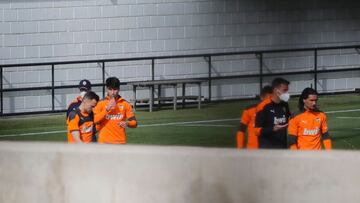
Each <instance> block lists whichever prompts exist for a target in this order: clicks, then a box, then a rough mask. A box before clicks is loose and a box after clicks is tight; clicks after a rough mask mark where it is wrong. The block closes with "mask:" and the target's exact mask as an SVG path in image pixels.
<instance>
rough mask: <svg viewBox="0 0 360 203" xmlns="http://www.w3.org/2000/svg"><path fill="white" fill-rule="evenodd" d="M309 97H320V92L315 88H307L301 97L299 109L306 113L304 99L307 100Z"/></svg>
mask: <svg viewBox="0 0 360 203" xmlns="http://www.w3.org/2000/svg"><path fill="white" fill-rule="evenodd" d="M309 95H318V92H317V91H316V90H314V89H313V88H310V87H307V88H305V89H304V90H303V91H302V92H301V95H300V97H299V103H298V108H299V110H300V111H304V101H303V100H304V99H307V98H308V97H309Z"/></svg>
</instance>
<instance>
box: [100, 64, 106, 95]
mask: <svg viewBox="0 0 360 203" xmlns="http://www.w3.org/2000/svg"><path fill="white" fill-rule="evenodd" d="M101 69H102V93H103V98H105V62H104V61H103V62H102V64H101Z"/></svg>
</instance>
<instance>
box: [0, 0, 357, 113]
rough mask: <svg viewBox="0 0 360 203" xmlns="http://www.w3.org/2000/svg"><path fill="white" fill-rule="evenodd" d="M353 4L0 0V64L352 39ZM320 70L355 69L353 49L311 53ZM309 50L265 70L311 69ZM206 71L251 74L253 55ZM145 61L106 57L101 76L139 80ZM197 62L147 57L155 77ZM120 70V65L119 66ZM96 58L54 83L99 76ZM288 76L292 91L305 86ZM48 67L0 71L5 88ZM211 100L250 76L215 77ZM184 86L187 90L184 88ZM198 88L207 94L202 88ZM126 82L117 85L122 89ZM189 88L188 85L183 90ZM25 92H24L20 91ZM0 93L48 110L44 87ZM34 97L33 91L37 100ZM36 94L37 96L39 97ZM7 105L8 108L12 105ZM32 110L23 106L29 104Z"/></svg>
mask: <svg viewBox="0 0 360 203" xmlns="http://www.w3.org/2000/svg"><path fill="white" fill-rule="evenodd" d="M359 11H360V3H359V2H358V1H355V0H353V1H350V0H349V1H326V0H315V1H311V0H307V1H295V2H294V1H291V2H290V1H280V0H270V1H265V0H255V1H254V0H227V1H223V0H164V1H160V0H146V1H145V0H137V1H134V0H87V1H73V0H63V1H50V0H42V1H35V0H34V1H25V0H7V1H1V2H0V30H1V31H2V32H1V34H0V61H1V63H3V64H8V63H24V62H26V63H27V62H44V61H63V60H79V59H84V60H85V59H101V58H118V57H135V56H156V55H172V54H192V53H213V52H228V51H243V50H256V49H278V48H296V47H317V46H331V45H350V44H358V43H359V41H360V20H359V18H360V12H359ZM320 55H321V56H320V57H319V61H318V64H319V67H320V68H331V67H338V66H341V67H349V66H358V65H359V54H358V53H357V52H356V51H355V50H345V51H344V50H343V51H332V52H324V53H320ZM312 57H313V55H312V53H293V54H288V55H282V54H280V55H279V54H269V55H267V56H264V64H265V66H266V67H267V68H268V69H267V71H269V72H276V71H284V70H290V69H291V70H300V69H309V68H312V66H313V64H312ZM213 62H214V63H213V74H214V75H231V74H240V73H250V72H256V71H258V60H257V59H256V57H255V56H245V57H244V56H242V57H232V58H231V57H230V59H229V58H227V57H218V59H213ZM149 64H150V63H149V62H148V61H141V62H137V63H134V62H131V63H121V64H119V63H113V64H109V65H107V67H106V75H107V76H117V77H119V78H120V79H121V80H123V81H130V80H142V79H148V78H149V73H150V65H149ZM206 66H207V64H206V61H205V60H204V59H203V58H199V59H183V60H169V61H157V62H156V70H155V72H156V78H184V77H193V76H195V77H197V76H198V77H201V76H204V75H206V71H205V68H204V67H206ZM125 70H126V71H125ZM99 71H101V66H99V64H86V65H81V66H80V65H68V66H57V67H56V76H55V80H56V84H77V83H78V81H79V80H81V79H83V78H88V79H90V80H91V81H92V82H93V83H97V82H101V74H99ZM359 77H360V74H359V73H358V72H355V73H352V74H344V75H343V74H340V75H339V74H332V75H331V74H328V75H326V74H324V75H323V76H322V77H320V78H323V79H322V80H321V81H320V83H319V89H320V90H322V91H332V90H345V89H350V88H354V87H358V86H360V82H359ZM291 79H292V80H294V82H293V85H292V87H291V91H292V92H299V91H301V89H302V88H303V87H305V86H308V85H310V84H311V82H312V79H311V78H309V77H305V76H304V77H302V78H300V79H299V78H291ZM49 82H50V67H40V68H39V67H18V68H6V69H4V75H3V83H4V88H8V87H30V86H41V85H44V86H45V85H48V84H49ZM213 85H214V87H213V93H212V96H213V97H214V99H223V98H238V97H244V96H251V95H254V94H257V93H258V92H257V91H258V88H257V86H258V83H257V81H256V80H254V81H252V80H230V81H216V82H214V84H213ZM189 88H190V90H189V91H192V90H191V87H189ZM203 88H204V91H203V93H204V94H205V96H207V87H206V86H204V87H203ZM127 89H128V88H126V87H124V94H127V95H129V93H127V92H126V91H127ZM192 89H193V88H192ZM27 94H30V95H29V96H24V95H27ZM27 94H25V93H23V92H22V93H21V92H19V93H6V94H5V100H4V108H5V110H6V111H7V112H15V111H26V110H29V108H30V107H29V106H27V103H34V105H31V107H32V108H33V109H34V108H37V109H39V110H46V109H48V108H49V104H51V101H49V102H44V100H45V101H46V100H48V99H49V92H46V91H37V92H33V93H27ZM38 95H40V97H39V96H38ZM75 95H76V90H71V91H70V90H69V91H60V92H59V93H58V94H57V100H56V106H57V108H59V109H62V108H65V106H66V104H67V103H68V102H70V100H72V98H73V97H75ZM41 97H43V98H41ZM14 102H15V103H19V104H16V105H15V106H16V108H15V106H14V104H13V103H14ZM33 109H31V110H33Z"/></svg>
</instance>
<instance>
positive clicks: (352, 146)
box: [343, 140, 356, 149]
mask: <svg viewBox="0 0 360 203" xmlns="http://www.w3.org/2000/svg"><path fill="white" fill-rule="evenodd" d="M343 142H345V143H346V144H348V145H349V146H350V147H351V148H353V149H356V147H355V146H354V145H353V144H351V143H350V142H348V141H347V140H343Z"/></svg>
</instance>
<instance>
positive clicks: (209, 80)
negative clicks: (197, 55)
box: [208, 56, 211, 102]
mask: <svg viewBox="0 0 360 203" xmlns="http://www.w3.org/2000/svg"><path fill="white" fill-rule="evenodd" d="M208 57H209V62H208V65H209V76H208V82H209V102H210V101H211V56H208Z"/></svg>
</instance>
